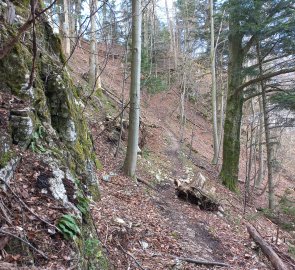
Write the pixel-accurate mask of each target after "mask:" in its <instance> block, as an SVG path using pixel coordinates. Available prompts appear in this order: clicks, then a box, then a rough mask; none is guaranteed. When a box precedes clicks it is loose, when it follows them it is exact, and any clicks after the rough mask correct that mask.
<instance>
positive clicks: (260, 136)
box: [255, 97, 264, 187]
mask: <svg viewBox="0 0 295 270" xmlns="http://www.w3.org/2000/svg"><path fill="white" fill-rule="evenodd" d="M259 110H260V117H259V134H258V155H259V167H258V173H257V178H256V179H257V180H256V181H255V186H256V187H259V186H260V184H261V182H262V180H263V176H264V173H263V172H264V166H263V164H264V161H263V145H262V140H263V115H264V113H263V105H262V100H261V97H259Z"/></svg>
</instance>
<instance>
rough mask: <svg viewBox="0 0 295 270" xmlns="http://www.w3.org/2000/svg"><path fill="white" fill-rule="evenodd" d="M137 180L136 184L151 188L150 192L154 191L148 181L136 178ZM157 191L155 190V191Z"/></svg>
mask: <svg viewBox="0 0 295 270" xmlns="http://www.w3.org/2000/svg"><path fill="white" fill-rule="evenodd" d="M136 179H137V181H138V182H140V183H143V184H145V185H147V186H148V187H149V188H151V189H152V190H156V189H155V188H154V187H153V186H152V185H151V184H150V183H149V182H148V181H146V180H144V179H142V178H139V177H137V178H136ZM156 191H157V190H156Z"/></svg>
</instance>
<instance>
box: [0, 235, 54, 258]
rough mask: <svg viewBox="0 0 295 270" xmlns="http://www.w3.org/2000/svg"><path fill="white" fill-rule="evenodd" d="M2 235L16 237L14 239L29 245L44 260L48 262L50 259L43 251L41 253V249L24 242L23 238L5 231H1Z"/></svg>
mask: <svg viewBox="0 0 295 270" xmlns="http://www.w3.org/2000/svg"><path fill="white" fill-rule="evenodd" d="M0 233H2V234H5V235H8V236H11V237H14V238H16V239H18V240H20V241H22V242H23V243H25V244H26V245H28V246H29V247H30V248H31V249H33V250H34V251H36V252H37V253H38V254H39V255H41V256H42V257H43V258H44V259H46V260H48V259H49V258H48V257H47V256H46V255H45V254H44V253H43V252H42V251H40V250H39V249H37V248H35V247H34V246H33V245H32V244H31V243H30V242H28V241H26V240H24V239H23V238H21V237H19V236H17V235H15V234H13V233H10V232H6V231H3V230H1V229H0Z"/></svg>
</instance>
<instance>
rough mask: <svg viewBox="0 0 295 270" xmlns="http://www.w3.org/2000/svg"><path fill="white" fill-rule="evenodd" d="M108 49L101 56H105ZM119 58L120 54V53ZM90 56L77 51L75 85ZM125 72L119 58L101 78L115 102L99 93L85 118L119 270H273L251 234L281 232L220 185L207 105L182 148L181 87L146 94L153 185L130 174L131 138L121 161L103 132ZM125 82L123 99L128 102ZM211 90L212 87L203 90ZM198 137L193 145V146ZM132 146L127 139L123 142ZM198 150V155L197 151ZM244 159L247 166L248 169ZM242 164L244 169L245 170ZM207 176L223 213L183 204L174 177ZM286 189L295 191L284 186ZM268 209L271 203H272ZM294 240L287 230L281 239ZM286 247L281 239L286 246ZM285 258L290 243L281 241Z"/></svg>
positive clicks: (141, 164) (111, 253) (102, 220)
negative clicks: (252, 230)
mask: <svg viewBox="0 0 295 270" xmlns="http://www.w3.org/2000/svg"><path fill="white" fill-rule="evenodd" d="M104 53H105V52H104V50H103V49H102V50H101V55H100V58H101V60H103V58H104ZM118 54H119V55H120V48H118ZM87 58H88V57H87V55H85V52H83V51H82V50H81V49H79V50H77V52H76V53H75V55H74V58H73V59H72V60H71V67H72V69H73V70H72V73H73V74H74V75H75V80H76V83H83V80H82V79H81V76H82V74H83V73H85V72H87V66H88V59H87ZM122 78H123V69H122V65H121V60H120V57H119V59H118V57H117V56H116V57H113V58H112V57H110V58H109V60H108V63H107V65H106V67H105V70H104V72H103V73H102V82H103V87H104V88H105V89H106V90H107V91H108V92H110V93H111V94H110V93H107V94H108V95H109V96H111V97H112V98H111V99H106V98H105V97H104V96H101V95H98V96H97V95H96V96H95V98H92V101H91V102H94V103H96V106H100V107H101V111H100V112H97V110H94V109H93V108H94V107H95V106H94V107H93V106H92V105H94V103H93V104H92V105H91V104H90V103H89V106H88V107H87V110H86V116H87V118H88V120H89V124H90V126H91V129H92V135H93V138H94V141H95V148H96V152H97V155H98V157H99V158H100V161H101V162H102V166H103V169H102V170H101V171H99V172H98V176H99V179H100V187H101V200H100V201H99V202H93V203H92V204H91V207H92V212H93V216H94V219H95V222H96V225H97V228H98V232H99V235H100V240H101V241H102V243H103V244H104V246H105V249H106V254H107V256H108V258H109V259H110V263H111V265H112V266H113V267H114V269H118V270H120V269H122V270H123V269H150V270H152V269H155V270H160V269H217V268H218V267H208V266H201V265H195V264H192V263H187V262H184V261H182V260H179V259H177V257H189V258H193V259H199V260H207V261H219V262H223V263H225V264H228V265H229V266H228V267H223V268H222V269H235V270H239V269H241V270H242V269H243V270H250V269H252V270H254V269H272V267H271V265H270V263H269V261H268V260H267V258H266V257H264V255H263V254H262V253H261V252H259V250H258V249H257V248H256V247H254V245H253V243H252V241H251V239H250V238H249V235H248V233H247V230H246V224H248V223H249V222H250V223H251V224H253V225H255V227H256V228H257V229H258V230H259V231H260V232H261V233H262V236H263V237H264V239H266V240H268V241H269V242H271V241H272V239H273V238H274V237H275V236H276V234H277V226H276V225H275V224H274V223H272V222H271V221H270V220H269V219H267V218H266V217H265V216H264V215H263V214H261V213H260V212H257V211H256V210H255V207H254V205H253V204H251V205H249V206H247V207H246V211H244V206H243V194H242V186H241V192H240V193H237V194H234V193H232V192H230V191H228V190H227V189H226V188H224V187H223V186H222V185H221V183H220V181H219V179H218V167H216V166H212V165H211V163H210V161H211V158H212V155H213V149H212V141H211V125H210V124H209V120H208V119H207V118H206V116H205V115H206V113H204V112H206V108H205V107H206V105H205V103H203V104H200V103H199V104H193V103H190V102H188V103H187V104H186V105H187V106H186V115H187V119H188V121H187V124H186V126H185V129H184V136H183V138H184V140H183V142H182V143H180V138H179V134H180V125H179V109H178V106H179V95H178V93H177V91H175V89H170V90H168V91H166V92H161V93H158V94H154V95H150V94H148V93H146V92H143V94H142V111H141V120H142V122H143V124H144V130H142V132H141V133H142V134H141V135H142V136H141V137H142V138H141V142H142V148H141V155H140V156H139V160H138V173H137V176H138V178H139V179H141V180H144V182H148V183H149V185H146V184H144V183H141V182H135V181H134V180H131V179H129V178H127V177H125V176H124V174H123V173H122V171H121V168H122V164H123V161H124V155H125V147H124V146H126V138H123V142H122V144H123V146H122V147H121V148H120V151H119V154H118V156H117V157H114V153H115V152H116V148H117V141H116V136H114V135H113V130H114V128H110V129H107V128H106V129H104V125H103V124H104V121H105V118H106V115H111V117H113V118H114V117H115V116H116V115H117V114H118V113H119V112H120V109H119V105H118V104H117V102H116V101H114V100H117V99H118V98H119V97H120V96H121V91H122V90H121V88H122ZM128 90H129V84H128V82H127V83H126V87H125V92H124V97H125V100H126V99H127V96H128ZM203 91H204V92H205V91H206V89H204V90H203ZM192 133H193V139H192V142H193V143H192V146H190V142H191V137H192ZM124 140H125V141H124ZM190 149H191V150H190ZM243 162H245V160H244V159H243V156H242V160H241V163H242V165H243V166H245V164H243ZM243 166H241V168H242V167H243ZM198 173H202V174H203V175H204V176H206V178H207V179H208V181H209V182H210V183H211V184H212V185H213V186H214V187H215V190H216V197H217V198H218V200H219V201H220V202H221V204H222V207H223V209H224V212H223V213H215V212H209V211H202V210H200V208H199V207H198V206H197V205H193V204H190V203H188V202H186V201H183V200H180V199H179V198H178V197H177V196H176V194H175V188H174V184H173V180H174V179H182V180H188V179H192V178H194V177H196V175H197V174H198ZM284 185H285V186H284V187H287V186H288V185H289V186H290V185H291V182H290V183H284ZM259 200H260V201H262V205H263V204H265V203H266V200H265V198H264V199H263V200H261V199H259ZM288 238H290V236H289V234H288V233H286V232H284V231H280V232H279V239H281V240H283V239H288ZM279 242H282V241H279ZM279 248H280V250H282V251H284V252H286V250H287V248H288V247H287V245H286V244H285V243H280V246H279Z"/></svg>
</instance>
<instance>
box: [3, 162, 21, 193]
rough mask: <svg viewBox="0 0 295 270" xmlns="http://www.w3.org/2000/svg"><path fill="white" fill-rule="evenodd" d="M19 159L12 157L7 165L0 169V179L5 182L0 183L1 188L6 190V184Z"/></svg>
mask: <svg viewBox="0 0 295 270" xmlns="http://www.w3.org/2000/svg"><path fill="white" fill-rule="evenodd" d="M19 161H20V158H19V157H16V158H12V159H11V160H10V161H9V162H8V163H7V165H6V166H5V167H4V168H2V169H0V179H1V180H2V181H4V182H5V184H4V183H3V184H1V188H2V189H3V190H4V191H6V189H7V188H6V185H9V182H10V180H11V179H12V177H13V175H14V171H15V169H16V167H17V165H18V162H19Z"/></svg>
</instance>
